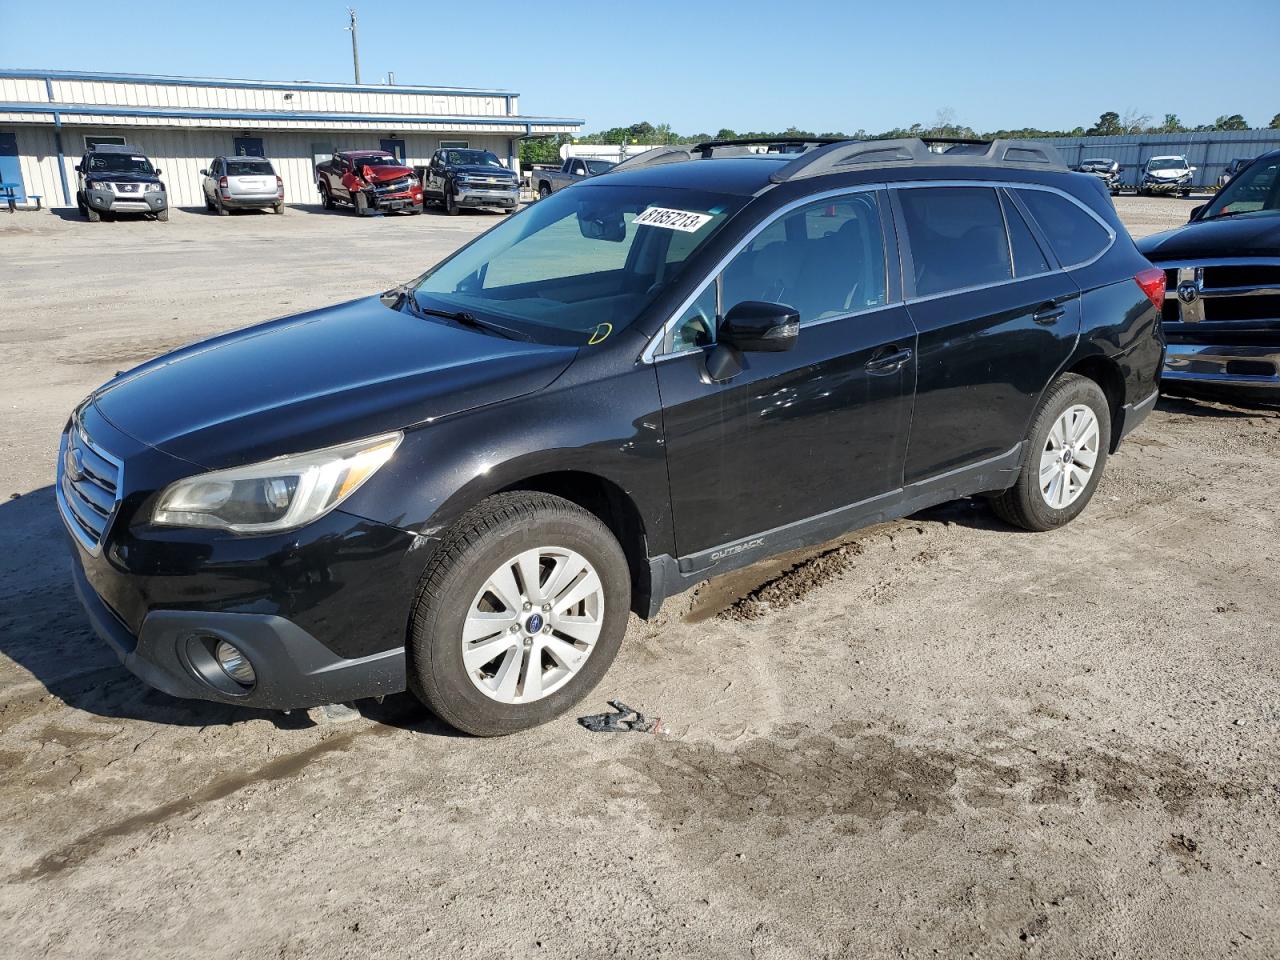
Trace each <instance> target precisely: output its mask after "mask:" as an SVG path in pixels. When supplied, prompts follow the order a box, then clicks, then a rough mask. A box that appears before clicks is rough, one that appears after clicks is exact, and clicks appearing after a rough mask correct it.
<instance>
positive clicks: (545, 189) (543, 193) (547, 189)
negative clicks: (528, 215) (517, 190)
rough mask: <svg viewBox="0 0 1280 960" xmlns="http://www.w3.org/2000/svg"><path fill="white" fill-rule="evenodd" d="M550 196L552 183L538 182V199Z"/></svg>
mask: <svg viewBox="0 0 1280 960" xmlns="http://www.w3.org/2000/svg"><path fill="white" fill-rule="evenodd" d="M549 196H551V184H549V183H540V184H538V199H539V200H545V199H547V197H549Z"/></svg>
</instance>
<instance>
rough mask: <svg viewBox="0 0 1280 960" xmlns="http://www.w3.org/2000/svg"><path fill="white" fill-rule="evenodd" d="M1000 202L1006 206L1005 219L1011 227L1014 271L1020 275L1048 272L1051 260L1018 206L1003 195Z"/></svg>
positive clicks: (1010, 237) (1026, 275)
mask: <svg viewBox="0 0 1280 960" xmlns="http://www.w3.org/2000/svg"><path fill="white" fill-rule="evenodd" d="M1000 203H1001V204H1002V205H1003V206H1004V221H1005V224H1006V225H1007V226H1008V228H1009V249H1010V250H1012V251H1013V272H1014V273H1015V274H1017V275H1018V276H1019V277H1031V276H1035V275H1036V274H1037V273H1048V272H1049V270H1050V267H1049V261H1048V259H1047V258H1046V257H1045V255H1044V251H1043V250H1041V249H1040V244H1039V243H1037V242H1036V238H1035V236H1034V235H1033V234H1032V233H1031V228H1030V227H1028V226H1027V222H1026V221H1025V220H1023V219H1022V214H1021V213H1020V212H1019V211H1018V208H1017V206H1016V205H1015V204H1014V202H1013V201H1012V200H1010V199H1009V198H1008V197H1001V198H1000Z"/></svg>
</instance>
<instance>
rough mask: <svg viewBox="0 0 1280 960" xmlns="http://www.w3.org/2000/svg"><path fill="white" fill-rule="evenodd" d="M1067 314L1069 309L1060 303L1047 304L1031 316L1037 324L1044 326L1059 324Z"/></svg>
mask: <svg viewBox="0 0 1280 960" xmlns="http://www.w3.org/2000/svg"><path fill="white" fill-rule="evenodd" d="M1066 312H1067V308H1066V307H1064V306H1063V305H1062V304H1060V303H1052V302H1050V303H1046V304H1042V305H1041V306H1040V309H1039V310H1037V311H1036V312H1035V313H1033V314H1032V315H1031V319H1032V320H1034V321H1035V322H1036V323H1039V324H1042V325H1044V326H1046V327H1047V326H1049V325H1050V324H1054V323H1057V322H1058V321H1059V320H1061V319H1062V316H1063V314H1065V313H1066Z"/></svg>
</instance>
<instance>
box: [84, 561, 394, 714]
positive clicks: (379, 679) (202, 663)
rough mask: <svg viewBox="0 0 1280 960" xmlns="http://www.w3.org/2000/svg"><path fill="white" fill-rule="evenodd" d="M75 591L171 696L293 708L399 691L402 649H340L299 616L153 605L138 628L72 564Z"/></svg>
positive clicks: (123, 654) (136, 666)
mask: <svg viewBox="0 0 1280 960" xmlns="http://www.w3.org/2000/svg"><path fill="white" fill-rule="evenodd" d="M73 573H74V578H75V588H76V595H77V596H78V597H79V598H80V605H81V606H82V607H84V611H85V614H86V615H87V616H88V618H89V623H90V625H91V626H92V627H93V630H94V632H95V633H96V634H97V635H98V636H99V637H100V638H101V639H102V640H103V641H105V642H106V644H107V645H108V646H109V647H111V649H112V650H113V651H114V652H115V654H116V656H117V657H119V658H120V662H121V663H123V664H124V666H125V667H126V669H128V670H129V671H130V672H131V673H133V674H134V675H135V676H136V677H138V679H140V680H142V681H143V682H144V683H146V684H147V685H148V686H152V687H155V688H156V689H157V690H160V691H162V692H164V693H167V694H169V695H170V696H173V697H182V698H185V699H190V700H213V701H217V702H220V703H234V704H239V705H241V706H246V707H259V708H262V709H270V710H293V709H301V708H306V707H314V706H319V705H321V704H325V703H342V702H346V701H350V700H358V699H361V698H363V697H374V696H382V695H384V694H390V693H399V692H401V691H403V690H404V689H405V688H406V685H407V684H406V679H405V649H404V647H396V648H393V649H390V650H385V651H382V652H381V653H375V654H371V655H369V656H365V657H357V658H353V659H347V658H344V657H339V656H338V655H337V654H335V653H334V652H333V651H332V650H330V649H329V648H328V647H326V646H325V645H324V644H323V643H321V642H320V641H319V640H317V639H316V638H315V637H313V636H312V635H311V634H309V633H307V631H305V630H303V629H302V628H301V627H299V626H298V625H297V624H295V623H292V622H290V621H288V620H285V619H284V618H282V617H277V616H272V615H269V614H253V613H220V612H213V611H207V610H200V611H195V610H153V611H152V612H150V613H148V614H147V616H146V619H145V620H144V621H143V623H142V630H141V632H140V633H139V634H138V635H137V636H135V635H134V634H133V633H131V632H130V630H129V628H128V627H127V626H126V625H125V624H124V622H123V621H122V620H121V619H120V618H119V617H118V616H117V615H116V614H115V612H114V611H113V610H112V609H111V608H110V607H108V606H107V604H106V603H105V602H104V601H103V599H102V597H100V596H99V595H98V594H97V592H96V591H94V589H93V587H92V586H90V584H89V581H88V578H87V577H86V575H85V572H84V569H83V568H82V567H81V566H80V565H79V564H75V565H74V567H73ZM218 640H226V641H228V642H230V643H233V644H235V646H236V647H238V648H239V649H240V651H241V652H242V653H243V654H244V655H245V656H246V657H247V658H248V660H249V662H250V663H251V664H252V665H253V668H254V672H255V674H256V680H255V682H254V684H253V685H252V686H251V687H246V686H243V685H242V684H239V683H237V682H236V681H234V680H232V679H231V678H230V677H229V676H227V675H226V674H225V673H223V672H222V669H221V667H219V666H218V663H217V661H216V660H215V659H214V658H213V656H212V650H213V645H214V644H216V642H217V641H218Z"/></svg>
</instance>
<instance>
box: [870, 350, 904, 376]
mask: <svg viewBox="0 0 1280 960" xmlns="http://www.w3.org/2000/svg"><path fill="white" fill-rule="evenodd" d="M886 349H888V350H889V351H891V352H889V353H876V354H874V355H873V356H872V357H871V359H870V360H868V361H867V363H866V371H867V372H868V373H873V374H888V373H897V372H898V371H899V370H901V369H902V368H903V367H904V366H905V365H906V363H907V361H908V360H910V359H911V348H910V347H903V348H902V349H901V350H894V349H893V348H892V347H888V348H886Z"/></svg>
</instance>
